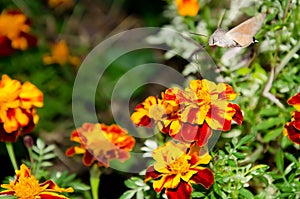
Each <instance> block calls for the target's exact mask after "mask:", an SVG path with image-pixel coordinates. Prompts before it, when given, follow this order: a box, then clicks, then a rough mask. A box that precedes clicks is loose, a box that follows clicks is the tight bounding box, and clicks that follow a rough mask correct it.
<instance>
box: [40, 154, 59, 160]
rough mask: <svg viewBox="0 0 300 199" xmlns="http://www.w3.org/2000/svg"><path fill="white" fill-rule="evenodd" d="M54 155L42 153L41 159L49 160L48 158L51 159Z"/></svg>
mask: <svg viewBox="0 0 300 199" xmlns="http://www.w3.org/2000/svg"><path fill="white" fill-rule="evenodd" d="M55 157H56V154H55V153H48V154H45V155H43V160H50V159H53V158H55Z"/></svg>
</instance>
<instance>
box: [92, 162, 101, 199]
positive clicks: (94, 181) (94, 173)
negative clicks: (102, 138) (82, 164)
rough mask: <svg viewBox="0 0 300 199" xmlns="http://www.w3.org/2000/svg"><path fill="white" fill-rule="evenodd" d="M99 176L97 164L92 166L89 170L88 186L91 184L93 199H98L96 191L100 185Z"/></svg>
mask: <svg viewBox="0 0 300 199" xmlns="http://www.w3.org/2000/svg"><path fill="white" fill-rule="evenodd" d="M100 176H101V171H100V168H99V166H98V165H97V164H94V165H93V166H92V168H91V170H90V184H91V190H92V196H93V199H98V197H99V194H98V189H99V185H100Z"/></svg>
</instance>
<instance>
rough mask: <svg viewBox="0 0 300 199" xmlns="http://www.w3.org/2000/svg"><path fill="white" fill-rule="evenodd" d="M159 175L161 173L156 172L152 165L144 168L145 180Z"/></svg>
mask: <svg viewBox="0 0 300 199" xmlns="http://www.w3.org/2000/svg"><path fill="white" fill-rule="evenodd" d="M160 176H161V173H159V172H157V171H155V170H154V166H153V165H152V166H150V167H148V168H147V170H146V176H145V181H148V180H151V179H156V178H159V177H160Z"/></svg>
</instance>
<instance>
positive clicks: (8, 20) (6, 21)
mask: <svg viewBox="0 0 300 199" xmlns="http://www.w3.org/2000/svg"><path fill="white" fill-rule="evenodd" d="M29 32H30V21H29V20H28V19H27V17H26V16H25V15H24V14H22V13H21V12H20V11H18V10H10V11H3V12H2V13H1V15H0V56H9V55H11V54H12V53H13V52H14V51H15V50H26V49H27V48H28V47H29V46H36V45H37V38H36V37H34V36H32V35H30V34H29Z"/></svg>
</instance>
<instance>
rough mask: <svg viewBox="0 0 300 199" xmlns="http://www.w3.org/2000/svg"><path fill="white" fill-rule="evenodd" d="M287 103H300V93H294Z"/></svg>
mask: <svg viewBox="0 0 300 199" xmlns="http://www.w3.org/2000/svg"><path fill="white" fill-rule="evenodd" d="M287 103H288V104H289V105H294V104H300V93H297V94H296V95H294V96H293V97H291V98H290V99H289V100H288V101H287Z"/></svg>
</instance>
